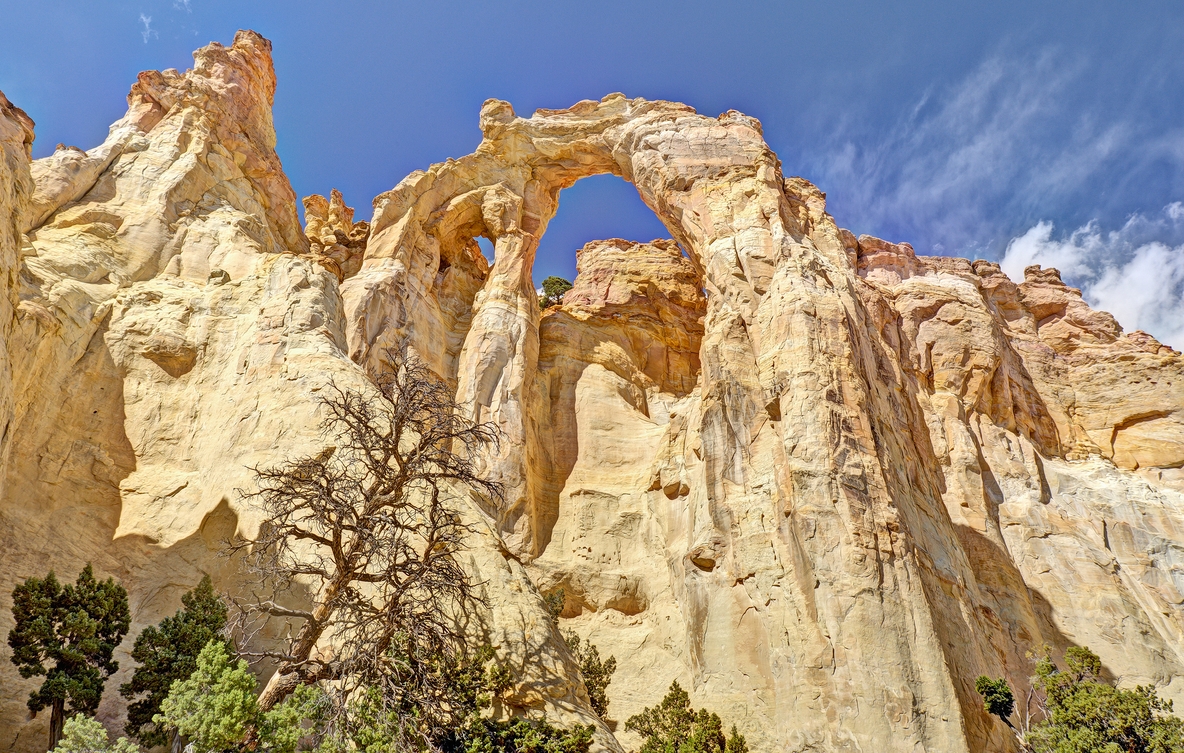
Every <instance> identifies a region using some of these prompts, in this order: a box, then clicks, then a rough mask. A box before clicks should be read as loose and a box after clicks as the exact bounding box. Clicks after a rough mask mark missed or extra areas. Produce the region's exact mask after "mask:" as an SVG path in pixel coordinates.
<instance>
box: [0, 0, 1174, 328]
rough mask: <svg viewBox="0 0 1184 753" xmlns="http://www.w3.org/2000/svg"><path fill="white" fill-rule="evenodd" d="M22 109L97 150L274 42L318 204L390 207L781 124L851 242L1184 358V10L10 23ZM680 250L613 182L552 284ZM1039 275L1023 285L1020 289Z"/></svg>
mask: <svg viewBox="0 0 1184 753" xmlns="http://www.w3.org/2000/svg"><path fill="white" fill-rule="evenodd" d="M4 5H5V6H7V7H5V8H4V9H3V12H2V16H0V17H3V18H4V19H5V32H4V42H3V44H2V45H0V90H2V91H4V92H5V93H6V94H7V95H8V97H9V98H10V99H11V100H12V101H13V102H14V103H16V104H17V105H18V106H21V107H23V108H24V109H25V110H26V111H28V112H29V114H30V115H31V116H32V117H33V119H34V120H36V121H37V134H38V138H37V143H36V145H35V153H36V156H43V155H45V154H47V153H49V152H50V151H52V149H53V145H54V144H55V143H57V142H59V141H60V142H65V143H69V144H75V145H77V146H81V147H83V148H89V147H91V146H94V145H95V144H97V143H99V142H100V141H101V140H102V138H103V136H104V135H105V133H106V128H107V125H108V124H109V123H111V122H112V121H114V120H116V119H117V118H118V117H119V116H120V115H121V114H122V112H123V110H124V107H125V102H124V95H125V94H126V92H127V89H128V87H129V86H130V85H131V83H132V82H133V81H134V80H135V75H136V73H137V72H139V71H140V70H143V69H149V68H156V69H161V68H168V67H175V68H178V69H182V70H183V69H185V68H186V67H188V66H189V65H190V64H191V61H192V58H191V52H192V50H193V49H194V48H196V47H198V46H201V45H203V44H206V43H207V42H209V41H211V40H218V41H222V42H224V43H228V42H229V41H230V39H231V38H232V37H233V35H234V31H235V30H236V29H238V28H253V29H256V30H257V31H259V32H261V33H262V34H264V35H265V36H267V37H269V38H270V39H271V40H272V41H273V43H274V52H275V61H276V69H277V75H278V78H279V89H278V92H277V97H276V107H275V114H276V126H277V129H278V133H279V146H278V149H279V152H280V156H281V158H282V159H283V162H284V166H285V169H286V170H287V172H288V175H289V177H290V178H291V180H292V182H293V184H294V186H295V188H296V191H297V193H298V194H299V195H302V196H303V195H305V194H308V193H314V192H316V193H327V192H328V190H329V189H330V188H331V187H337V188H339V189H341V190H342V192H343V193H344V194H345V196H346V199H347V201H348V202H349V203H351V204H352V205H353V206H355V207H357V208H358V216H359V217H361V218H364V217H367V216H368V215H369V212H370V209H369V206H370V201H371V199H372V198H373V196H374V195H376V194H377V193H379V192H381V191H384V190H386V189H389V188H390V187H391V186H393V185H395V184H396V183H397V182H398V181H399V180H400V179H401V178H402V177H403V176H404V175H406V174H407V173H408V172H410V171H412V170H414V169H417V168H423V167H426V166H427V165H429V164H430V163H432V162H437V161H440V160H443V159H444V158H446V157H450V156H451V157H456V156H460V155H462V154H466V153H468V152H470V151H472V150H473V148H474V147H475V146H476V145H477V142H478V140H479V139H480V132H479V130H478V128H477V113H478V110H479V108H480V105H481V102H482V101H484V100H485V99H486V98H489V97H498V98H501V99H506V100H509V101H510V102H512V103H513V104H514V107H515V109H516V110H517V111H518V113H519V114H523V115H528V114H529V113H530V112H532V111H533V110H534V109H535V108H538V107H565V106H568V105H570V104H572V103H574V102H576V101H578V100H580V99H588V98H599V97H601V96H603V95H604V94H607V93H609V92H613V91H622V92H625V93H626V94H627V95H628V96H631V97H636V96H642V97H648V98H653V99H672V100H678V101H682V102H686V103H688V104H690V105H692V106H694V107H695V108H696V109H698V110H699V111H700V112H702V113H705V114H708V115H715V114H718V113H720V112H722V111H724V110H727V109H731V108H734V109H738V110H742V111H744V112H746V113H748V114H750V115H754V116H756V117H758V118H759V119H760V120H761V121H762V123H763V125H764V129H765V136H766V139H767V140H768V142H769V144H770V145H771V146H772V147H773V149H774V150H775V151H776V152H777V153H778V155H779V156H780V158H781V160H782V163H783V165H784V169H785V172H786V173H787V174H798V175H802V176H804V177H806V178H808V179H810V180H812V181H814V182H815V183H817V184H818V185H819V186H820V187H821V188H822V190H824V191H826V192H827V194H828V197H829V208H830V211H831V212H832V214H834V215H835V217H836V219H837V220H838V221H839V223H840V224H842V225H844V226H846V227H848V228H850V229H852V230H853V231H855V232H856V233H870V234H873V235H878V236H881V237H884V238H888V239H890V240H894V241H908V242H910V243H912V244H913V245H914V247H915V248H916V249H917V251H918V252H919V253H944V254H957V255H963V256H971V257H979V258H989V259H996V260H1005V262H1006V267H1007V268H1008V269H1009V270H1011V271H1012V273H1013V274H1020V272H1022V265H1023V264H1024V263H1032V262H1044V263H1051V262H1053V261H1055V262H1056V263H1059V264H1061V265H1062V267H1064V268H1065V269H1066V275H1067V276H1068V277H1070V279H1071V280H1072V281H1073V282H1074V283H1075V284H1078V285H1080V286H1081V287H1082V289H1083V290H1084V291H1085V292H1086V296H1087V298H1090V300H1091V301H1092V302H1094V303H1096V304H1098V305H1102V306H1104V307H1108V308H1109V309H1110V310H1112V311H1115V313H1116V314H1117V315H1118V316H1119V320H1120V321H1121V322H1122V323H1123V324H1124V326H1126V327H1127V328H1128V329H1134V328H1144V329H1148V330H1150V331H1151V332H1152V333H1153V334H1156V335H1157V336H1159V337H1161V338H1162V339H1165V341H1168V342H1170V343H1172V344H1174V345H1176V347H1182V346H1184V210H1182V209H1181V207H1182V206H1184V205H1181V204H1179V203H1177V202H1181V201H1184V4H1181V3H1179V2H1145V3H1144V2H1125V3H1117V2H1106V3H1102V2H1072V3H1070V2H1044V3H1033V2H1031V0H1027V1H1026V2H992V3H979V4H970V3H951V2H910V3H903V2H897V3H889V2H840V1H837V0H835V1H832V2H790V1H788V0H782V1H781V2H751V3H745V2H722V1H720V2H696V1H695V0H682V1H681V2H669V3H667V2H645V1H644V0H633V1H632V2H598V3H592V2H583V3H569V2H561V1H559V0H551V1H550V2H527V1H523V2H481V3H476V2H446V1H440V0H436V1H433V2H416V3H400V2H372V3H360V2H359V3H347V2H340V3H325V2H303V1H301V0H284V1H283V2H248V1H246V0H237V1H234V2H231V1H229V0H110V1H109V2H102V1H100V0H95V1H92V2H86V3H83V2H78V1H77V0H75V1H74V2H65V1H60V0H37V1H36V2H21V3H17V2H13V0H4ZM664 235H666V233H665V231H664V229H663V228H662V226H661V225H660V224H659V223H658V222H657V220H656V219H655V218H654V217H653V215H652V214H651V213H650V212H649V210H648V209H646V208H645V206H644V205H642V204H641V202H640V200H639V199H638V198H637V196H636V193H635V192H634V191H633V190H632V189H631V188H630V187H629V186H628V185H626V184H624V183H623V182H621V181H620V180H618V179H616V178H612V177H601V178H596V179H588V180H585V181H582V182H580V183H579V184H577V185H576V186H575V187H573V188H571V189H568V190H566V191H565V192H564V193H563V195H562V197H561V204H560V209H559V214H558V216H557V217H556V219H555V221H554V222H553V223H552V225H551V228H550V229H549V231H548V233H547V236H546V237H545V238H544V240H543V244H542V247H541V249H540V256H539V262H538V264H537V266H536V277H537V278H538V279H540V280H541V279H542V277H544V276H546V275H548V274H561V275H563V276H566V277H571V276H572V274H573V273H574V251H575V249H576V248H578V247H579V246H580V245H582V244H583V243H584V242H585V241H587V240H591V239H594V238H602V237H611V236H621V237H626V238H633V239H640V240H648V239H650V238H653V237H658V236H664ZM1017 270H1018V271H1017Z"/></svg>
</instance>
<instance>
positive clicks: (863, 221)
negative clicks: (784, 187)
mask: <svg viewBox="0 0 1184 753" xmlns="http://www.w3.org/2000/svg"><path fill="white" fill-rule="evenodd" d="M1091 65H1093V61H1091V59H1090V58H1088V57H1087V56H1084V55H1081V54H1079V53H1077V52H1074V51H1067V50H1058V49H1052V48H1049V49H1046V50H1043V51H1037V52H1036V53H1028V54H1025V53H1018V54H1017V53H1015V52H1014V51H1012V50H1008V49H1002V50H999V51H997V52H996V54H994V55H992V56H989V57H987V58H986V59H984V60H983V61H982V62H981V63H980V64H979V65H978V66H977V67H975V68H974V69H972V70H970V71H969V72H968V73H966V74H965V75H964V76H962V77H961V78H959V79H955V80H953V81H951V82H949V83H948V84H944V85H943V84H939V83H935V84H931V85H930V86H928V87H926V88H925V89H924V91H920V92H918V93H917V98H916V100H915V101H914V102H915V104H913V105H910V106H907V107H901V108H900V109H899V110H898V111H893V112H889V113H881V114H879V117H876V118H872V117H866V116H861V115H860V114H859V113H858V112H853V113H852V114H849V115H847V116H845V117H843V118H842V119H841V120H840V121H839V122H837V123H833V124H831V126H830V127H831V134H832V135H831V137H830V138H829V141H828V143H826V144H825V146H824V147H823V148H821V149H819V150H817V152H816V153H815V154H813V155H806V160H807V165H806V166H805V167H806V168H807V170H806V171H805V172H804V174H806V175H807V177H811V178H812V179H815V182H817V183H818V184H819V185H820V186H823V187H825V188H826V189H827V190H828V192H829V193H830V194H831V196H832V200H833V201H832V211H835V212H836V218H837V219H838V220H839V221H840V222H841V223H843V224H845V225H846V226H848V227H850V228H851V229H852V230H854V231H855V232H856V233H863V232H870V233H873V234H882V235H884V236H885V237H888V238H890V239H891V240H894V241H909V242H911V243H912V244H913V245H914V247H915V248H916V249H917V252H918V253H923V254H927V253H937V254H945V255H954V256H972V257H973V256H979V257H982V258H998V257H999V256H1000V255H1001V253H1002V251H1003V247H1004V246H1005V245H1006V243H1007V240H1008V239H1009V238H1011V237H1012V236H1014V235H1015V234H1016V233H1017V232H1020V231H1022V229H1023V228H1028V227H1031V224H1032V223H1033V222H1035V221H1036V220H1037V219H1038V218H1040V217H1050V216H1051V217H1065V216H1078V217H1079V216H1081V210H1082V208H1083V207H1088V208H1089V209H1088V211H1090V213H1092V214H1095V215H1101V216H1104V217H1106V218H1108V221H1111V222H1113V221H1114V219H1113V218H1115V217H1116V216H1121V215H1123V214H1126V213H1127V212H1129V211H1130V199H1131V198H1132V197H1133V198H1134V199H1135V200H1140V199H1142V198H1143V194H1141V193H1140V191H1143V190H1151V189H1145V185H1144V184H1145V183H1146V181H1143V180H1142V178H1143V177H1144V176H1145V175H1147V174H1148V171H1150V172H1151V173H1152V174H1157V173H1156V171H1159V170H1162V169H1163V166H1164V165H1165V164H1167V165H1174V166H1184V129H1180V130H1179V131H1173V132H1170V133H1163V132H1160V131H1157V130H1156V129H1157V128H1158V127H1159V126H1158V125H1157V124H1156V123H1155V122H1154V121H1152V120H1150V119H1148V118H1140V117H1137V116H1136V115H1135V114H1134V113H1133V111H1132V110H1130V109H1125V108H1121V107H1115V106H1113V103H1111V102H1109V100H1107V99H1106V96H1105V94H1104V92H1099V90H1098V89H1097V88H1096V87H1091V85H1090V84H1089V81H1090V78H1091V76H1093V75H1095V72H1094V71H1093V70H1092V68H1091V67H1090V66H1091ZM935 76H937V77H938V78H939V80H940V74H935ZM810 161H812V162H813V163H814V164H813V165H809V164H808V163H809V162H810ZM1173 169H1176V168H1173ZM1175 211H1176V212H1177V213H1180V214H1184V205H1176V210H1175ZM1087 216H1088V215H1087ZM1075 224H1076V223H1075Z"/></svg>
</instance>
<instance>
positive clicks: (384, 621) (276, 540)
mask: <svg viewBox="0 0 1184 753" xmlns="http://www.w3.org/2000/svg"><path fill="white" fill-rule="evenodd" d="M390 355H391V361H392V363H393V364H394V365H393V368H391V369H390V370H389V371H388V372H386V373H384V374H382V375H380V376H379V377H378V378H377V379H376V380H375V383H376V386H377V388H378V393H379V394H378V396H377V397H375V396H373V395H366V394H362V393H360V392H356V391H352V390H344V389H341V388H339V387H338V386H336V385H330V387H329V389H328V390H326V395H325V397H323V398H322V407H323V408H324V411H325V416H326V417H325V420H324V424H323V427H322V428H323V431H324V434H325V436H326V438H327V439H330V441H332V442H334V443H335V444H333V445H332V446H330V447H327V448H326V449H325V450H324V451H322V452H321V453H319V454H318V455H315V456H309V457H301V458H296V459H294V460H291V461H289V462H286V463H284V464H281V465H278V466H274V467H267V468H255V469H254V470H255V474H256V477H257V480H258V485H259V489H258V491H256V492H253V493H250V494H247V495H245V496H246V498H247V499H248V500H249V501H250V502H251V503H253V504H255V505H256V506H257V507H258V508H259V509H261V510H262V511H263V513H264V520H263V523H262V525H261V526H260V528H259V534H258V535H257V536H256V537H255V538H254V539H251V540H248V541H242V542H239V543H238V544H236V545H235V547H234V550H235V551H237V552H243V553H245V554H246V555H247V556H246V561H247V562H248V564H249V567H250V569H251V570H252V571H253V573H254V575H255V576H257V577H258V578H259V580H260V582H261V583H265V584H267V585H268V586H269V587H270V588H271V589H272V591H273V595H272V597H270V598H258V597H257V598H255V599H254V600H253V601H251V602H249V603H246V604H244V605H242V607H243V609H242V610H241V615H240V616H239V617H238V618H236V626H237V628H238V629H239V631H240V634H241V635H243V636H245V637H248V638H256V637H257V636H260V635H262V631H264V630H267V631H268V632H269V633H270V634H272V635H274V634H275V629H274V627H271V628H269V627H267V626H268V625H269V624H270V623H271V621H273V620H278V621H283V622H281V623H280V627H281V630H280V631H279V632H280V635H286V636H287V637H286V638H283V639H282V640H283V642H284V643H286V646H285V648H284V649H283V650H279V651H257V652H255V653H253V654H244V655H247V656H250V657H252V658H256V659H271V660H276V661H278V662H279V665H278V667H277V669H276V672H275V674H274V675H273V676H272V678H271V680H270V681H269V682H268V685H267V687H266V688H264V691H263V693H262V695H261V696H260V698H259V704H260V707H261V708H262V709H264V710H267V709H270V708H272V707H273V706H274V705H275V704H277V703H278V702H280V701H281V700H283V699H284V698H285V697H286V696H287V695H288V694H290V693H291V692H292V690H294V689H295V688H296V687H298V686H299V685H300V684H301V683H311V682H316V681H318V680H322V679H327V678H331V679H333V680H334V682H333V683H332V685H333V687H334V688H335V692H336V693H338V694H339V696H340V698H339V700H341V703H340V704H339V706H340V707H341V708H343V709H344V708H345V707H346V705H347V703H346V702H347V701H348V696H349V694H350V693H351V692H355V691H357V690H358V689H361V688H368V689H374V688H378V689H379V691H380V693H381V694H382V697H383V699H384V703H387V702H388V701H389V703H390V704H391V706H390V707H391V708H395V707H399V708H409V707H408V705H407V697H406V696H407V693H408V692H410V691H409V690H408V688H411V687H418V688H420V689H419V690H416V691H414V692H416V693H421V694H423V693H426V694H428V695H432V694H433V693H437V692H438V694H439V695H440V698H444V697H446V694H445V692H444V691H445V689H443V688H437V689H435V690H433V689H431V688H427V689H426V690H425V689H424V687H426V686H424V684H423V683H422V682H421V683H419V684H418V685H416V684H415V683H411V684H408V678H409V677H410V675H409V674H408V673H412V674H415V673H417V672H419V673H420V674H421V675H422V674H423V672H421V671H420V670H417V669H415V668H416V667H420V668H421V669H422V667H426V666H427V664H428V663H429V662H430V661H431V659H430V657H439V656H441V655H447V656H454V655H459V653H458V652H463V645H464V635H463V629H464V628H463V625H462V624H461V622H460V621H459V620H460V619H462V618H463V617H464V616H465V615H466V613H468V612H471V611H472V610H471V606H472V605H473V604H474V603H476V602H479V601H480V599H479V597H478V596H477V593H476V590H475V588H474V584H473V583H472V582H471V581H470V579H469V576H468V574H467V573H466V572H465V570H464V568H463V567H462V566H461V564H460V562H459V561H458V558H457V555H458V553H459V552H460V551H461V550H462V549H463V546H464V539H465V537H466V536H468V535H469V534H470V533H471V531H470V530H469V528H468V527H467V526H466V525H465V524H464V523H463V522H462V520H461V517H460V515H459V514H458V510H457V503H458V502H459V500H460V499H461V497H462V496H467V495H469V494H471V493H474V492H475V493H477V494H478V495H482V496H484V497H487V498H490V499H491V500H494V501H500V500H501V498H502V488H501V486H500V485H499V484H497V483H496V482H493V481H490V480H488V479H486V478H485V477H484V476H483V475H482V473H481V472H480V470H479V469H478V467H477V465H476V464H475V463H474V457H475V455H476V453H477V452H478V451H479V450H480V449H481V448H482V447H484V446H486V445H489V444H496V443H497V441H498V430H497V428H496V427H495V426H494V425H492V424H488V423H484V424H477V423H473V422H472V421H470V420H468V419H466V418H464V415H463V412H462V411H460V410H458V406H457V404H456V401H455V397H454V396H453V393H452V392H451V390H450V389H449V388H448V386H447V384H446V383H444V381H443V380H441V379H440V378H439V377H438V376H437V375H436V374H435V373H434V372H432V371H431V370H430V369H429V368H428V367H427V366H426V365H424V364H423V363H422V362H420V361H419V360H418V359H416V358H414V357H407V356H405V355H404V354H398V353H395V354H390ZM296 583H300V584H303V585H305V586H306V587H311V588H312V589H313V591H314V593H313V595H312V601H313V604H312V606H311V608H309V609H300V608H295V607H290V606H285V605H281V604H279V603H278V602H277V600H276V599H275V594H278V593H280V592H283V591H286V590H288V589H290V588H291V587H292V586H293V585H294V584H296ZM285 623H286V625H285ZM285 627H286V632H285V630H284V628H285ZM322 642H325V643H326V646H322V645H321V644H322ZM325 657H331V658H325ZM437 674H438V673H437ZM417 676H419V675H417ZM420 700H422V701H424V702H428V701H430V698H427V697H424V698H422V699H420ZM416 703H419V701H416ZM417 723H422V720H421V721H420V722H417ZM441 723H443V722H441Z"/></svg>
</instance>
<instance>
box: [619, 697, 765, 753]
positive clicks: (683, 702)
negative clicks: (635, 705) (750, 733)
mask: <svg viewBox="0 0 1184 753" xmlns="http://www.w3.org/2000/svg"><path fill="white" fill-rule="evenodd" d="M625 729H628V730H632V731H634V732H637V733H638V734H639V735H641V736H642V737H643V738H644V741H643V743H642V746H641V753H746V752H747V750H748V744H747V743H746V742H745V740H744V736H743V735H741V734H740V733H739V732H737V731H736V727H735V725H733V726H732V734H731V736H730V737H725V735H724V732H723V723H722V722H721V721H720V718H719V716H718V715H716V714H714V713H711V712H709V711H707V710H706V709H700V710H698V711H695V710H694V709H693V708H691V699H690V696H688V695H687V692H686V691H685V690H683V689H682V687H681V686H680V685H679V684H678V681H675V682H673V683H672V684H671V685H670V692H668V693H667V694H666V697H665V698H663V699H662V702H661V703H660V704H658V705H657V706H653V707H650V708H646V709H644V710H642V712H641V713H640V714H636V715H634V716H631V717H629V719H628V720H626V722H625Z"/></svg>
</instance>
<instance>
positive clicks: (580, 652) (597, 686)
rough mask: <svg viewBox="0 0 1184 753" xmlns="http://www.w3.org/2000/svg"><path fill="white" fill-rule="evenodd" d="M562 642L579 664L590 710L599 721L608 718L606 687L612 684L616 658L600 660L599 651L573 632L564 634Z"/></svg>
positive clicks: (615, 669)
mask: <svg viewBox="0 0 1184 753" xmlns="http://www.w3.org/2000/svg"><path fill="white" fill-rule="evenodd" d="M564 642H566V643H567V648H568V650H569V651H571V655H572V656H574V657H575V658H576V661H578V662H579V663H580V675H581V676H582V677H583V678H584V688H585V689H586V690H587V691H588V700H589V701H590V702H591V704H592V710H593V711H595V712H596V715H597V716H599V717H600V718H601V719H606V718H608V686H609V683H611V682H612V679H613V672H616V671H617V657H615V656H610V657H609V658H608V659H604V660H602V659H601V658H600V650H599V649H597V648H596V646H594V645H592V642H591V641H589V642H587V643H584V642H582V641H581V640H580V636H578V635H576V634H575V633H574V632H568V633H566V634H565V635H564Z"/></svg>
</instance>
